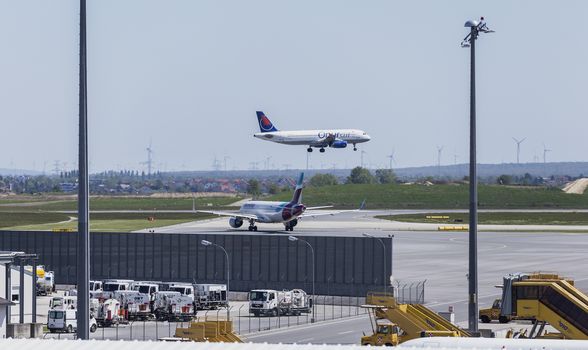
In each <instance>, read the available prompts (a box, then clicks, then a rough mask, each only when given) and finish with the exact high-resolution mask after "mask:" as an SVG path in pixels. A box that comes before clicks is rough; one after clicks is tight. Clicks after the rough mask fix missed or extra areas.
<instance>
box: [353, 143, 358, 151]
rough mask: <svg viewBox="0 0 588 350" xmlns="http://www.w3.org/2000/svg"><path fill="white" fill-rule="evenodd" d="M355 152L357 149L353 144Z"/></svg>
mask: <svg viewBox="0 0 588 350" xmlns="http://www.w3.org/2000/svg"><path fill="white" fill-rule="evenodd" d="M353 150H354V151H357V147H355V143H354V144H353Z"/></svg>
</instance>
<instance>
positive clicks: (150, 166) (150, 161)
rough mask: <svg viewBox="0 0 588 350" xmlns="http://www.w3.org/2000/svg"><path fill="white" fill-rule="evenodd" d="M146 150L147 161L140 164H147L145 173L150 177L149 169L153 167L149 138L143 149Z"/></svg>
mask: <svg viewBox="0 0 588 350" xmlns="http://www.w3.org/2000/svg"><path fill="white" fill-rule="evenodd" d="M145 150H146V151H147V161H145V162H141V164H145V165H147V175H148V176H149V177H151V170H152V169H153V148H152V146H151V139H149V146H148V147H147V148H146V149H145Z"/></svg>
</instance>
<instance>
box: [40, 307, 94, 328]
mask: <svg viewBox="0 0 588 350" xmlns="http://www.w3.org/2000/svg"><path fill="white" fill-rule="evenodd" d="M76 314H77V310H76V309H65V310H59V309H53V310H49V313H48V315H47V329H48V330H49V332H51V333H57V332H65V333H73V332H75V331H76V330H77V328H78V321H77V319H76ZM89 328H90V332H92V333H94V332H96V329H97V328H98V324H97V323H96V319H95V318H94V317H93V316H90V327H89Z"/></svg>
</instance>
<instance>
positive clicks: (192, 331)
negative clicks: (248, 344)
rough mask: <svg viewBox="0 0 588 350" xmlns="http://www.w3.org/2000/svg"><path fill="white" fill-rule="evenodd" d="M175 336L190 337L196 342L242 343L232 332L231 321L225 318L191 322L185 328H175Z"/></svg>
mask: <svg viewBox="0 0 588 350" xmlns="http://www.w3.org/2000/svg"><path fill="white" fill-rule="evenodd" d="M175 336H176V337H177V338H181V339H190V340H192V341H196V342H204V341H206V342H211V343H217V342H223V343H242V342H243V341H242V340H241V339H240V338H239V337H238V336H237V335H236V334H235V333H234V332H233V322H232V321H225V320H217V321H214V320H209V321H196V322H191V323H190V325H189V327H187V328H176V334H175Z"/></svg>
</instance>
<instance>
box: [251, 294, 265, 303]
mask: <svg viewBox="0 0 588 350" xmlns="http://www.w3.org/2000/svg"><path fill="white" fill-rule="evenodd" d="M249 300H253V301H266V300H267V292H251V293H250V294H249Z"/></svg>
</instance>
